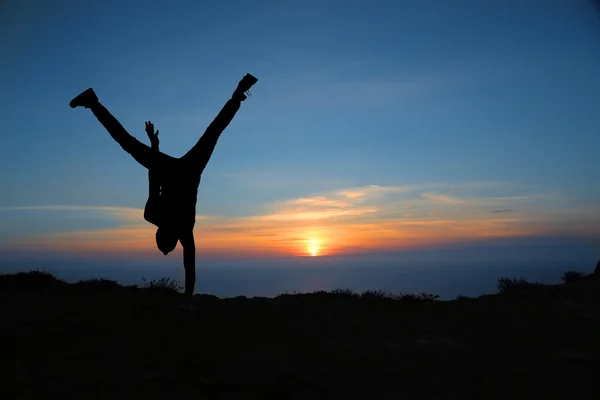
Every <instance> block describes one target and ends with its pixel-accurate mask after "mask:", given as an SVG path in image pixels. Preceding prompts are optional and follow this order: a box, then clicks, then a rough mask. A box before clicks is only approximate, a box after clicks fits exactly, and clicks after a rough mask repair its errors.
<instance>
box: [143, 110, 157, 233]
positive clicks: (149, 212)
mask: <svg viewBox="0 0 600 400" xmlns="http://www.w3.org/2000/svg"><path fill="white" fill-rule="evenodd" d="M146 133H147V134H148V137H149V138H150V144H151V148H152V150H153V151H156V152H157V153H158V152H159V151H160V150H159V141H158V130H157V131H156V133H154V124H153V123H152V122H150V121H147V122H146ZM148 192H149V193H148V201H147V202H146V207H145V208H144V219H145V220H146V221H148V222H150V223H151V224H154V225H156V226H158V223H159V207H158V206H159V197H160V182H159V177H158V171H157V170H156V168H150V169H148Z"/></svg>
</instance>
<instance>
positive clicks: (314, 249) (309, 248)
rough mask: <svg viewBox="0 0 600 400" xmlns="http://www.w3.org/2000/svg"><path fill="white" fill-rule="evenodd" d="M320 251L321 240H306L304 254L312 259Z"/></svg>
mask: <svg viewBox="0 0 600 400" xmlns="http://www.w3.org/2000/svg"><path fill="white" fill-rule="evenodd" d="M320 250H321V240H320V239H315V238H313V239H308V240H307V241H306V252H307V253H308V254H310V255H311V256H313V257H316V256H318V255H319V252H320Z"/></svg>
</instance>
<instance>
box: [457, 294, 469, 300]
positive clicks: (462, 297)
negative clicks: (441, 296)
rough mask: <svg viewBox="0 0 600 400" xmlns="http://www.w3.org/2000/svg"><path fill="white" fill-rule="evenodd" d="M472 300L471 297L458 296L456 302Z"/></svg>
mask: <svg viewBox="0 0 600 400" xmlns="http://www.w3.org/2000/svg"><path fill="white" fill-rule="evenodd" d="M468 299H470V297H469V296H464V295H462V294H459V295H458V296H456V300H468Z"/></svg>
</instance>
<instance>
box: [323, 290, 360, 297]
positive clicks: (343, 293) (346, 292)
mask: <svg viewBox="0 0 600 400" xmlns="http://www.w3.org/2000/svg"><path fill="white" fill-rule="evenodd" d="M329 293H331V294H335V295H337V296H352V297H357V296H359V295H358V294H357V293H354V292H353V291H352V290H350V289H345V288H341V289H333V290H332V291H331V292H329Z"/></svg>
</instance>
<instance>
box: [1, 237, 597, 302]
mask: <svg viewBox="0 0 600 400" xmlns="http://www.w3.org/2000/svg"><path fill="white" fill-rule="evenodd" d="M599 256H600V254H598V251H597V250H596V249H594V248H592V247H590V246H589V244H587V243H582V242H581V241H577V240H571V239H565V238H544V240H541V239H539V238H538V239H536V240H533V239H528V240H520V241H514V240H513V241H506V242H495V243H488V244H483V245H482V244H479V245H477V246H472V245H464V246H461V247H454V248H450V249H437V250H428V251H412V252H401V253H400V252H399V253H385V254H363V255H354V256H347V257H300V258H281V259H274V258H271V259H237V260H236V259H230V260H223V259H222V260H202V257H201V254H200V253H199V254H198V255H197V271H198V273H197V284H196V293H209V294H214V295H216V296H219V297H233V296H238V295H245V296H267V297H271V296H275V295H277V294H280V293H283V292H286V291H287V292H294V291H296V292H311V291H314V290H331V289H335V288H349V289H352V290H354V291H364V290H368V289H381V290H385V291H389V292H395V293H397V292H411V293H413V292H430V293H438V294H439V295H440V296H441V298H442V299H452V298H454V297H456V296H457V295H458V294H462V295H466V296H477V295H481V294H489V293H495V292H496V283H497V280H498V278H499V277H502V276H509V277H524V278H525V279H528V280H537V281H541V282H544V283H559V282H560V278H561V276H562V274H563V273H564V272H565V271H568V270H577V271H581V272H584V273H589V272H592V271H593V270H594V267H595V264H596V262H597V260H598V258H599ZM31 269H45V270H47V271H49V272H52V273H54V274H56V275H57V276H58V277H60V278H61V279H64V280H66V281H70V282H74V281H77V280H79V279H89V278H99V277H102V278H106V279H114V280H117V281H119V282H122V283H136V284H140V283H142V278H146V279H157V278H161V277H170V278H172V279H176V280H180V281H182V280H183V266H182V264H181V251H175V252H174V253H172V254H170V255H169V256H168V257H164V256H162V255H160V256H156V257H155V258H152V259H149V260H147V261H144V262H140V261H133V260H117V259H110V258H105V259H102V260H100V259H85V258H83V257H76V256H70V257H68V258H64V257H63V258H61V257H60V256H48V255H46V256H39V255H38V256H34V255H15V254H13V255H12V256H11V257H10V259H6V257H5V258H4V259H0V272H17V271H27V270H31Z"/></svg>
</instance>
